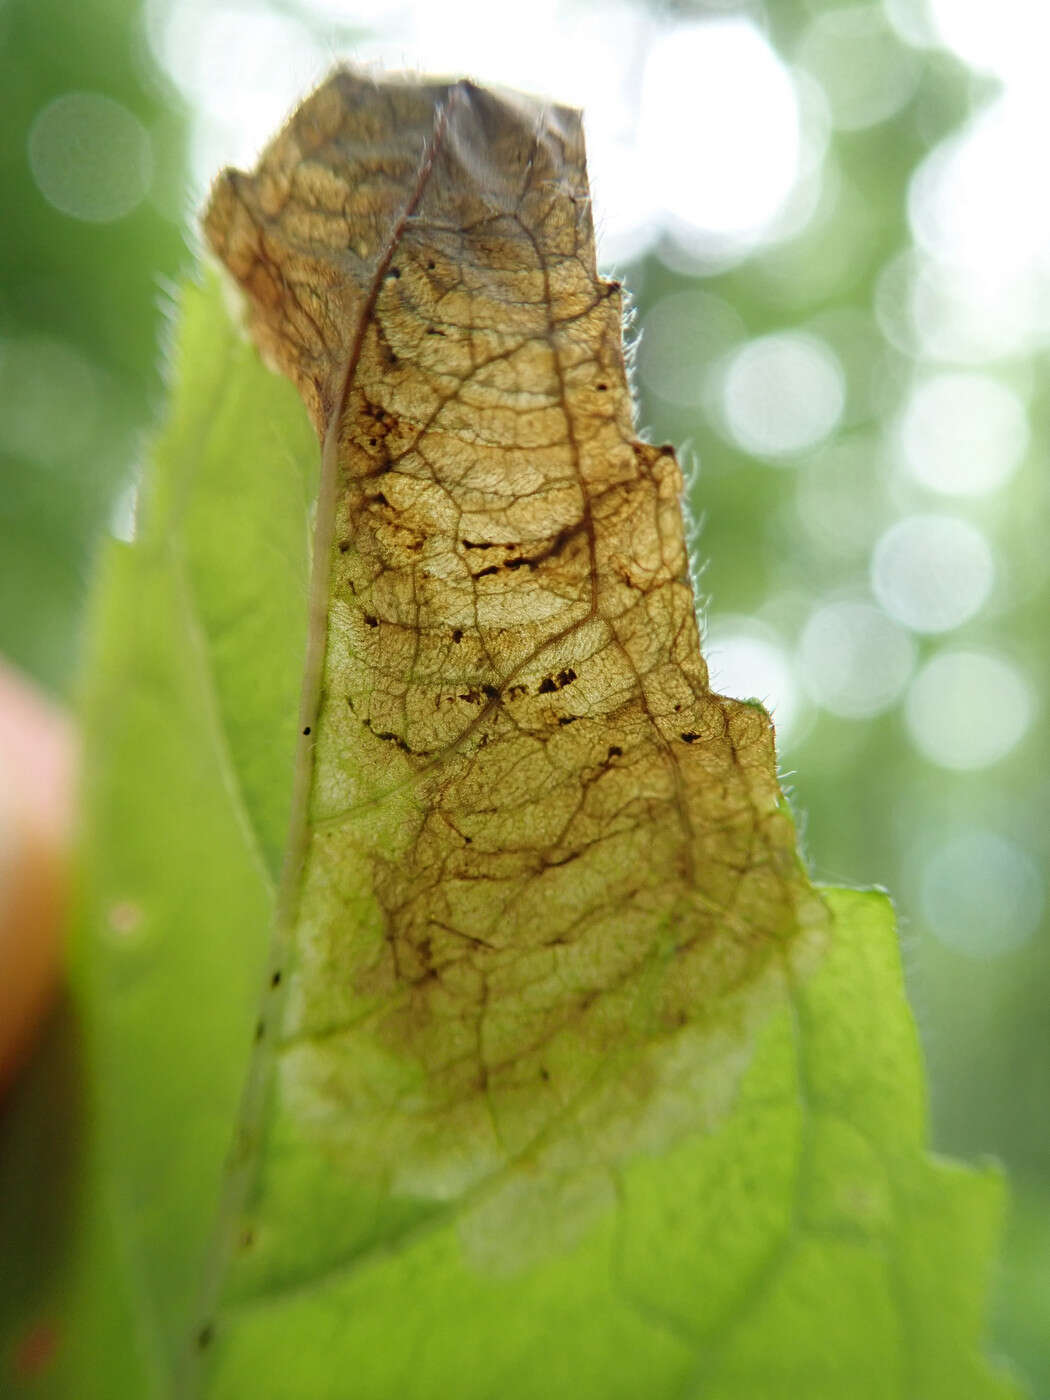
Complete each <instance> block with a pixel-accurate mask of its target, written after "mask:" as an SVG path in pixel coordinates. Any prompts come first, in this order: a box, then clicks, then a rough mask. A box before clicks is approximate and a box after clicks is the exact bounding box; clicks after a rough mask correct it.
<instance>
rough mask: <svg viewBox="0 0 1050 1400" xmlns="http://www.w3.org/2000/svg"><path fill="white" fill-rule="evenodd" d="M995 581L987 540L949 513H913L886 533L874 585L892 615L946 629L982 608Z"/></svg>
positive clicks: (874, 563)
mask: <svg viewBox="0 0 1050 1400" xmlns="http://www.w3.org/2000/svg"><path fill="white" fill-rule="evenodd" d="M994 580H995V564H994V562H993V559H992V551H991V550H990V548H989V547H988V542H987V540H986V539H985V538H984V536H983V535H982V534H981V532H980V530H978V529H977V527H976V526H975V525H971V524H970V523H969V522H968V521H966V520H959V519H957V518H956V517H954V516H950V515H909V516H908V517H907V518H906V519H905V520H898V521H897V523H896V524H895V525H891V526H890V528H889V529H888V530H887V531H886V532H885V533H884V534H883V535H882V536H881V538H880V539H879V541H878V543H877V544H876V546H875V549H874V551H873V553H872V558H871V587H872V591H873V593H874V594H875V597H876V598H877V599H878V601H879V602H880V603H881V605H882V606H883V607H884V608H885V610H886V611H887V612H888V613H889V614H890V616H891V617H894V618H896V619H897V621H898V622H903V623H904V625H905V626H906V627H910V628H911V629H912V630H913V631H914V632H947V631H949V630H950V629H951V628H953V627H958V626H960V625H961V624H962V623H964V622H966V621H967V620H968V619H969V618H971V617H973V615H974V614H975V613H976V612H977V611H978V610H979V609H980V608H981V606H982V605H983V604H984V602H985V601H986V600H987V598H988V595H989V593H990V592H991V589H992V584H993V582H994Z"/></svg>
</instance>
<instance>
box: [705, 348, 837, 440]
mask: <svg viewBox="0 0 1050 1400" xmlns="http://www.w3.org/2000/svg"><path fill="white" fill-rule="evenodd" d="M722 399H723V408H724V412H725V423H726V428H727V429H728V431H729V434H730V435H731V436H732V438H733V439H734V440H735V441H736V443H737V444H738V445H739V446H740V447H742V448H743V449H744V451H745V452H750V453H752V454H753V455H754V456H757V457H780V456H788V455H790V454H792V453H796V452H801V451H803V450H804V449H805V448H808V447H813V446H815V445H816V444H817V443H818V442H821V441H822V440H823V439H824V438H826V437H827V436H828V434H829V433H830V432H831V431H832V430H833V429H834V427H835V425H836V424H837V423H838V421H839V419H840V418H841V416H842V410H843V407H844V406H845V399H846V384H845V376H844V375H843V373H842V367H841V365H840V364H839V361H838V358H837V356H836V355H835V353H834V351H833V350H832V349H831V347H830V346H829V345H828V344H827V343H826V342H825V341H823V340H820V339H819V338H818V337H816V336H813V335H807V334H804V333H802V332H797V331H785V332H781V333H778V334H775V335H767V336H762V337H761V338H760V339H758V340H752V341H750V342H749V343H748V344H747V345H745V346H743V347H742V348H741V349H740V350H738V351H736V353H735V354H733V355H732V357H731V358H730V360H729V362H728V364H727V365H726V368H725V372H724V379H723V384H722Z"/></svg>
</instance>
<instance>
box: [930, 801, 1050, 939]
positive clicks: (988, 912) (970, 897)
mask: <svg viewBox="0 0 1050 1400" xmlns="http://www.w3.org/2000/svg"><path fill="white" fill-rule="evenodd" d="M920 899H921V905H922V912H923V916H924V918H925V920H926V923H927V924H928V925H929V927H930V930H931V932H932V933H934V934H935V935H936V937H937V938H938V939H939V940H940V941H941V942H942V943H944V944H945V945H946V946H947V947H949V948H953V949H954V950H955V951H956V952H959V953H965V954H966V955H967V956H968V957H972V958H993V957H997V956H998V955H999V954H1001V953H1008V952H1010V951H1011V950H1012V949H1014V948H1017V947H1020V945H1021V944H1023V943H1024V942H1025V941H1026V940H1027V939H1028V938H1030V937H1031V935H1032V933H1033V932H1034V931H1035V929H1036V928H1037V927H1038V926H1039V921H1040V919H1041V917H1042V913H1043V905H1044V902H1045V883H1044V880H1043V877H1042V875H1041V874H1040V872H1039V869H1038V867H1037V866H1036V864H1035V862H1034V861H1033V860H1032V859H1031V857H1030V856H1029V855H1028V854H1027V852H1025V851H1024V850H1022V849H1021V847H1020V846H1018V845H1016V844H1015V843H1014V842H1013V841H1007V840H1005V839H1004V838H1003V837H1002V836H998V835H996V834H995V833H994V832H991V831H986V830H983V829H981V828H976V827H974V828H970V829H969V830H967V831H963V832H958V833H956V835H954V836H952V837H950V838H949V839H948V840H947V841H945V842H943V844H942V845H940V846H939V847H938V848H937V850H935V851H934V853H933V854H932V855H931V856H930V857H929V858H928V859H927V860H926V862H925V864H924V866H923V871H922V879H921V885H920Z"/></svg>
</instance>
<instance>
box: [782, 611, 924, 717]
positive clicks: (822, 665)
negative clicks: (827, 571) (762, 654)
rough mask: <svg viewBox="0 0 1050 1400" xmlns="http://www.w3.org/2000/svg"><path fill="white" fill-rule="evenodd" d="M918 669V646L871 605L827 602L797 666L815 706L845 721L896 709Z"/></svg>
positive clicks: (806, 633)
mask: <svg viewBox="0 0 1050 1400" xmlns="http://www.w3.org/2000/svg"><path fill="white" fill-rule="evenodd" d="M914 664H915V643H914V642H913V641H912V639H911V637H910V636H909V635H908V633H907V632H905V631H904V629H903V628H901V627H898V626H897V624H896V623H895V622H894V621H893V620H892V619H891V618H888V617H887V616H886V614H885V613H884V612H881V611H880V610H879V609H878V608H875V607H872V606H871V604H870V603H859V602H850V601H844V602H838V603H826V604H825V605H824V606H822V607H819V608H817V609H816V610H815V611H814V612H813V613H812V614H811V615H810V618H809V620H808V621H807V623H806V625H805V627H804V628H803V631H802V637H801V640H800V642H799V652H798V666H799V672H800V675H801V677H802V682H803V684H804V685H805V687H806V689H807V690H808V691H809V694H810V696H811V698H812V699H813V701H814V703H815V704H817V705H820V706H821V707H822V708H823V709H825V710H828V711H829V712H830V713H831V714H834V715H839V716H841V717H842V718H844V719H868V718H870V717H871V716H873V715H877V714H880V713H881V712H882V711H883V710H887V709H889V707H890V706H891V705H892V704H894V702H895V701H896V700H897V699H898V697H899V696H900V695H901V693H902V692H903V690H904V687H905V686H906V685H907V683H908V678H909V677H910V675H911V672H912V667H913V666H914Z"/></svg>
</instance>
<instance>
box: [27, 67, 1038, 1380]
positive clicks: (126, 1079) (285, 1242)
mask: <svg viewBox="0 0 1050 1400" xmlns="http://www.w3.org/2000/svg"><path fill="white" fill-rule="evenodd" d="M207 230H208V233H209V236H210V237H211V239H212V241H213V243H214V244H215V246H216V247H217V249H218V250H219V251H220V252H221V254H222V256H223V257H224V259H225V260H226V261H227V263H228V265H229V266H230V268H231V270H232V271H233V272H234V273H235V275H236V276H237V277H238V279H239V280H240V281H241V283H242V285H243V286H244V287H245V289H246V291H247V292H248V294H249V301H250V308H251V317H252V327H253V333H254V335H255V338H256V340H257V342H258V343H259V345H260V346H261V348H262V349H263V352H264V354H265V355H266V357H267V358H268V359H269V360H270V361H272V362H274V363H276V364H277V365H279V366H280V367H281V368H282V369H284V370H285V371H286V372H287V373H288V374H289V375H290V376H291V377H292V378H293V379H294V380H295V382H296V384H297V385H298V387H299V389H300V391H301V392H302V394H303V397H304V398H305V400H306V403H307V407H308V409H309V412H310V416H311V418H312V420H313V423H314V426H315V428H316V429H317V430H318V433H319V434H320V435H321V436H322V438H323V442H324V450H323V454H322V467H321V480H320V486H319V493H318V502H317V507H316V517H315V520H314V521H313V535H312V538H313V564H312V574H311V582H310V583H309V586H308V585H307V574H308V565H309V559H308V556H309V555H310V552H311V546H310V543H309V537H308V525H309V524H310V518H311V513H312V512H311V506H310V502H311V499H312V496H313V494H314V492H315V490H316V489H318V488H317V487H316V482H315V479H314V471H315V466H314V462H315V459H316V447H315V446H311V444H310V441H309V435H308V429H307V426H306V425H305V423H304V422H303V418H302V413H301V410H300V409H298V408H297V406H296V405H295V404H294V403H293V402H291V398H292V397H293V396H292V394H291V390H290V389H289V388H288V386H286V385H284V384H282V383H279V382H278V381H276V380H274V379H273V378H272V377H271V376H270V375H269V374H268V373H267V371H265V370H264V369H263V368H262V367H261V366H260V365H259V364H258V363H257V362H256V360H255V358H254V356H253V353H252V352H251V350H250V349H248V348H247V347H246V346H244V345H242V344H241V343H240V341H239V340H238V338H237V335H236V333H235V332H234V331H233V329H232V328H231V327H230V325H229V323H228V321H227V320H226V319H225V317H224V314H223V312H222V309H221V307H220V306H219V303H218V294H217V291H216V290H215V288H214V286H213V285H211V284H209V286H208V287H207V288H206V289H205V290H204V291H203V292H198V291H196V290H191V291H189V292H187V295H186V301H185V307H184V311H183V318H182V330H181V335H180V346H179V353H178V359H177V368H178V380H177V387H176V395H175V401H174V407H173V412H172V418H171V421H170V423H169V426H168V428H167V430H166V432H165V434H164V437H163V438H162V440H161V442H160V444H159V447H158V450H157V454H156V472H155V477H154V484H153V491H152V497H151V500H150V506H149V514H148V518H147V521H146V525H145V528H144V531H143V534H142V537H141V538H140V540H139V541H138V542H137V543H136V545H135V546H134V547H133V548H132V549H129V550H118V551H116V552H114V554H113V555H112V557H111V559H110V563H109V568H108V573H107V577H106V579H105V581H104V584H103V588H102V592H101V604H100V607H99V616H98V618H97V626H96V646H95V654H94V657H93V661H92V667H91V671H90V680H89V685H88V693H87V698H86V714H87V728H88V739H89V751H90V753H91V755H92V757H91V760H90V766H89V778H88V788H87V806H88V816H87V830H88V835H87V844H86V852H85V879H84V890H83V899H82V915H81V919H80V930H81V931H80V938H79V943H78V952H77V961H76V975H75V981H74V987H73V993H72V1007H71V1010H70V1014H69V1017H68V1020H67V1023H66V1027H65V1038H64V1039H63V1037H62V1036H61V1035H60V1036H58V1037H56V1039H55V1040H54V1042H53V1043H52V1045H51V1046H49V1047H48V1054H47V1055H45V1056H44V1057H42V1058H41V1061H40V1063H39V1064H38V1066H37V1070H36V1082H35V1083H34V1082H30V1083H28V1084H26V1085H25V1086H23V1092H22V1095H21V1101H20V1102H19V1103H18V1104H17V1105H15V1108H14V1111H13V1113H12V1115H11V1120H10V1122H9V1124H8V1129H9V1136H10V1144H9V1146H8V1150H7V1151H6V1152H5V1154H4V1157H3V1160H4V1162H5V1163H6V1166H5V1171H6V1172H7V1174H8V1178H7V1179H0V1187H3V1188H4V1191H3V1199H4V1201H5V1203H6V1204H5V1206H4V1209H5V1212H6V1213H7V1215H13V1217H14V1218H13V1219H11V1220H8V1219H6V1218H5V1221H4V1224H5V1229H7V1230H8V1231H9V1232H10V1237H11V1238H14V1239H16V1241H19V1242H20V1247H21V1248H22V1250H23V1251H24V1252H28V1253H29V1254H31V1253H32V1251H33V1249H34V1245H35V1242H36V1241H38V1240H41V1239H43V1238H44V1236H43V1235H42V1234H41V1231H42V1230H44V1228H45V1225H44V1222H46V1221H47V1220H48V1214H47V1212H48V1202H49V1201H50V1202H52V1203H53V1202H54V1200H55V1199H60V1200H63V1201H65V1200H66V1199H68V1198H70V1197H72V1201H71V1204H70V1205H69V1207H68V1210H69V1218H68V1220H66V1221H60V1222H53V1223H52V1224H51V1225H50V1226H49V1227H48V1239H47V1240H46V1241H45V1242H46V1243H47V1249H46V1251H44V1252H43V1253H44V1254H46V1258H43V1257H42V1258H41V1261H40V1265H41V1266H40V1267H39V1268H38V1269H37V1270H36V1271H35V1272H34V1270H33V1269H31V1268H29V1267H27V1268H25V1269H24V1270H22V1271H21V1274H20V1276H19V1281H18V1282H17V1283H16V1284H15V1285H14V1286H13V1287H12V1288H11V1289H10V1291H9V1296H8V1298H7V1299H6V1311H5V1318H4V1337H5V1339H6V1342H5V1356H6V1358H7V1364H8V1367H9V1374H10V1377H11V1381H12V1384H13V1386H14V1393H15V1394H33V1395H37V1394H45V1393H46V1394H49V1395H56V1396H67V1395H68V1396H72V1395H76V1396H77V1397H80V1396H91V1395H98V1396H107V1397H108V1396H113V1395H136V1396H137V1395H156V1396H179V1397H184V1398H187V1400H188V1397H204V1396H207V1397H209V1400H212V1398H214V1400H240V1397H248V1396H255V1395H265V1396H267V1397H274V1400H281V1398H282V1397H306V1396H309V1397H311V1400H314V1397H318V1398H319V1400H323V1397H332V1398H333V1400H335V1397H343V1396H351V1395H352V1396H354V1397H361V1398H362V1400H370V1398H371V1397H375V1398H376V1400H378V1397H386V1396H393V1395H398V1396H410V1397H416V1396H418V1397H429V1396H449V1395H455V1396H457V1397H466V1398H467V1400H470V1398H471V1397H478V1400H480V1397H483V1396H484V1397H487V1396H491V1395H494V1394H500V1395H502V1396H506V1397H526V1396H537V1397H538V1396H541V1395H542V1396H548V1395H561V1394H566V1395H568V1394H571V1395H575V1396H588V1395H594V1396H596V1397H603V1400H605V1398H606V1397H616V1396H624V1397H627V1396H637V1395H639V1394H645V1395H647V1396H662V1395H667V1396H671V1395H674V1396H679V1395H682V1396H685V1395H696V1396H700V1395H703V1396H705V1397H718V1398H719V1400H729V1397H734V1400H736V1398H737V1397H739V1400H744V1398H745V1397H746V1398H747V1400H754V1397H763V1396H770V1397H772V1396H782V1395H784V1394H797V1395H804V1396H807V1397H809V1396H812V1397H814V1400H818V1398H819V1397H823V1396H828V1397H840V1396H842V1395H846V1394H848V1395H849V1396H851V1397H862V1398H863V1397H868V1396H870V1397H872V1400H876V1398H877V1400H882V1397H892V1396H898V1395H899V1396H902V1397H903V1396H914V1395H922V1396H923V1397H924V1400H925V1398H926V1397H933V1400H935V1398H936V1397H937V1396H939V1395H944V1396H952V1397H956V1396H958V1395H966V1396H968V1397H971V1396H972V1397H986V1396H987V1397H992V1396H1009V1395H1013V1394H1016V1393H1017V1392H1016V1391H1015V1389H1014V1387H1013V1386H1012V1384H1011V1383H1010V1381H1009V1380H1008V1379H1005V1378H1003V1377H1001V1376H999V1375H998V1374H997V1373H995V1372H994V1371H993V1370H992V1369H991V1368H990V1367H989V1366H988V1364H987V1363H986V1362H985V1361H984V1360H983V1358H982V1356H981V1354H980V1351H979V1345H978V1342H979V1335H980V1330H981V1326H982V1314H983V1307H984V1293H985V1285H986V1272H987V1257H988V1253H989V1250H990V1248H991V1245H992V1242H993V1237H994V1236H995V1233H996V1230H997V1224H998V1211H999V1199H998V1196H999V1193H998V1183H997V1180H996V1179H995V1178H994V1176H991V1175H989V1174H988V1173H982V1174H978V1173H973V1172H969V1171H964V1170H962V1169H960V1168H957V1167H954V1166H950V1165H947V1164H943V1163H935V1162H932V1161H931V1160H930V1159H928V1158H927V1157H926V1156H925V1154H924V1152H923V1145H922V1143H923V1134H924V1104H923V1094H922V1084H921V1074H920V1070H919V1060H918V1051H917V1047H916V1043H915V1037H914V1032H913V1028H912V1025H911V1021H910V1018H909V1016H908V1013H907V1010H906V1006H905V1003H904V1000H903V993H902V989H901V983H900V975H899V968H898V964H897V955H896V948H895V942H894V937H893V928H892V918H891V915H890V912H889V907H888V905H887V903H886V902H885V900H884V899H883V898H882V897H881V896H879V895H876V894H872V893H861V892H843V891H837V892H828V891H823V892H820V891H817V890H815V889H814V888H813V887H812V886H811V885H810V883H809V881H808V879H807V878H806V876H805V873H804V871H803V869H802V866H801V864H800V862H799V859H798V856H797V853H796V849H795V837H794V832H793V828H792V825H791V822H790V818H789V814H788V812H787V809H786V806H785V804H784V801H783V798H782V796H781V794H780V792H779V789H778V787H777V784H776V778H775V761H774V752H773V741H772V731H771V726H770V723H769V720H768V717H767V716H766V714H765V712H764V711H763V710H762V709H761V708H760V707H759V706H757V705H754V704H750V703H741V702H738V701H733V700H727V699H725V698H723V697H720V696H716V695H713V694H712V693H711V692H710V690H709V688H708V685H707V676H706V670H705V668H704V665H703V662H702V660H701V658H700V652H699V642H698V636H697V630H696V623H695V616H694V605H693V598H692V592H691V589H690V586H689V582H688V570H687V559H686V552H685V546H684V539H683V531H682V522H681V515H680V509H679V504H678V496H679V492H680V489H681V478H680V474H679V472H678V468H677V465H676V463H675V460H674V455H673V453H672V452H671V451H670V449H658V448H654V447H651V446H649V445H646V444H642V443H639V442H638V441H636V440H635V439H634V437H633V432H632V426H631V406H630V401H629V397H628V394H627V390H626V386H625V379H624V371H623V360H622V350H621V343H620V304H619V297H618V289H617V288H616V287H615V285H614V284H608V283H603V282H601V281H599V280H598V279H597V276H596V273H595V269H594V254H593V240H592V235H591V226H590V210H589V201H588V194H587V188H586V180H585V174H584V164H583V149H582V138H581V135H580V127H579V120H578V117H577V115H576V114H575V113H573V112H570V111H568V110H566V109H561V108H551V107H546V106H543V105H541V104H539V103H536V102H533V101H532V100H531V99H525V98H518V97H513V96H511V95H507V94H494V93H489V92H486V91H484V90H481V89H478V88H476V87H474V86H472V85H470V84H466V83H458V84H454V85H447V84H426V83H417V82H412V81H408V80H391V81H388V82H385V83H383V84H378V85H377V84H375V83H373V82H372V81H370V80H366V79H362V78H360V77H358V76H356V75H353V74H351V73H348V72H345V71H341V72H338V73H336V74H335V75H334V76H333V78H332V79H330V80H329V82H328V83H327V84H326V85H325V86H324V87H322V88H321V89H320V90H319V91H318V92H317V93H316V94H315V95H314V96H313V97H312V98H311V99H309V100H308V102H307V103H306V104H305V105H304V107H303V108H302V109H300V111H299V112H298V113H297V114H296V116H295V117H294V118H293V120H292V122H291V124H290V125H289V127H288V128H286V130H285V131H284V132H283V133H282V134H281V135H280V136H279V137H278V138H277V139H276V141H275V142H274V143H273V144H272V145H271V147H270V148H268V150H267V152H266V153H265V154H264V156H263V159H262V161H261V163H260V167H259V170H258V171H257V172H256V174H255V175H254V176H250V177H249V176H244V175H238V174H234V173H227V175H226V176H224V177H223V178H222V180H221V181H220V183H219V184H218V186H217V187H216V192H215V196H214V199H213V203H212V207H211V210H210V212H209V215H208V218H207ZM304 655H305V657H306V661H305V682H304V686H303V695H302V701H301V709H300V716H299V722H298V727H299V730H300V734H299V736H298V741H297V747H296V740H295V735H294V732H293V729H294V724H295V718H294V717H295V708H296V706H295V699H294V696H295V693H296V692H297V691H298V687H299V682H300V679H301V678H302V676H303V670H304V667H303V662H302V658H303V656H304ZM293 750H295V756H294V759H293ZM293 770H294V771H293ZM289 803H290V807H291V810H290V812H289ZM289 821H290V829H291V833H292V834H291V837H290V838H289V839H288V840H287V842H286V841H285V837H284V835H283V833H284V831H285V829H286V826H287V824H288V823H289ZM282 852H283V872H284V873H283V876H281V877H280V878H279V877H278V870H279V867H280V866H281V865H282ZM271 923H272V924H273V928H274V934H273V944H272V947H268V946H267V934H266V929H267V927H268V926H269V925H270V924H271ZM260 988H261V989H262V991H261V1003H260ZM260 1005H261V1010H260ZM60 1029H61V1028H60ZM81 1086H82V1087H81ZM45 1095H46V1097H45ZM238 1103H239V1106H238ZM56 1113H58V1114H60V1115H61V1116H62V1119H64V1120H65V1121H67V1123H68V1132H69V1138H70V1140H71V1141H73V1142H74V1143H75V1144H77V1146H78V1149H79V1157H78V1159H77V1160H74V1161H72V1162H71V1161H69V1160H68V1158H67V1159H65V1160H60V1159H58V1157H56V1158H55V1160H54V1161H52V1162H51V1163H50V1164H49V1165H50V1167H51V1168H52V1170H51V1171H50V1172H48V1173H46V1174H44V1175H42V1176H41V1175H39V1168H38V1167H36V1166H34V1160H36V1161H38V1160H39V1143H40V1140H41V1138H42V1137H46V1135H47V1133H48V1131H49V1130H51V1131H53V1130H54V1129H53V1126H52V1125H53V1120H54V1117H55V1114H56ZM77 1115H79V1119H78V1118H77ZM231 1142H232V1149H231V1150H230V1154H229V1160H228V1162H227V1165H226V1167H225V1169H224V1167H223V1158H224V1155H225V1154H226V1150H227V1148H228V1147H229V1145H230V1143H231ZM34 1144H36V1145H37V1156H36V1158H35V1159H34ZM34 1172H36V1173H37V1177H36V1179H35V1180H34V1181H32V1186H33V1188H34V1191H35V1196H34V1197H33V1199H32V1200H31V1199H30V1191H29V1187H30V1180H29V1178H31V1177H32V1176H33V1174H34ZM63 1173H64V1175H65V1177H66V1178H73V1179H75V1180H76V1181H77V1182H78V1183H79V1190H71V1189H70V1186H69V1184H68V1181H67V1182H66V1184H65V1185H64V1184H63V1181H62V1180H61V1179H56V1178H61V1177H62V1175H63ZM15 1200H18V1201H19V1206H18V1207H17V1210H15V1209H14V1208H13V1206H12V1205H11V1204H10V1203H12V1202H14V1201H15Z"/></svg>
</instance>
